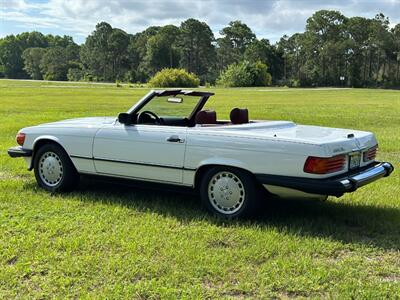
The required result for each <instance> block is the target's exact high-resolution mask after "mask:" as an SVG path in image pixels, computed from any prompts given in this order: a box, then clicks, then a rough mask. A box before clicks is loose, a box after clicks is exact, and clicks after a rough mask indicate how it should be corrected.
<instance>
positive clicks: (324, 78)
mask: <svg viewBox="0 0 400 300" xmlns="http://www.w3.org/2000/svg"><path fill="white" fill-rule="evenodd" d="M389 24H390V23H389V19H388V18H387V17H385V16H384V15H383V14H378V15H376V16H375V17H374V18H370V19H369V18H363V17H351V18H348V17H346V16H344V15H343V14H341V13H340V12H339V11H332V10H320V11H317V12H315V13H314V14H313V15H312V16H311V17H310V18H308V19H307V22H306V26H305V31H304V32H303V33H295V34H293V35H292V36H287V35H284V36H283V37H282V38H281V39H280V40H279V41H278V42H277V43H275V44H271V43H270V42H269V40H268V39H258V38H257V37H256V35H255V34H254V32H253V31H252V30H251V28H249V27H248V26H247V25H246V24H244V23H243V22H241V21H232V22H230V23H229V24H228V25H227V26H226V27H225V28H223V29H222V30H221V31H220V37H219V38H215V36H214V34H213V32H212V30H211V29H210V27H209V26H208V25H207V23H205V22H201V21H199V20H196V19H187V20H185V21H183V22H182V23H181V24H180V26H179V27H178V26H175V25H166V26H151V27H148V28H147V29H146V30H144V31H142V32H139V33H136V34H129V33H127V32H125V31H123V30H121V29H118V28H113V27H112V26H111V25H110V24H108V23H106V22H101V23H99V24H97V25H96V28H95V30H94V31H93V32H92V33H91V34H90V35H89V36H88V37H87V38H86V41H85V43H84V44H82V45H77V44H76V43H75V42H74V41H73V39H72V38H71V37H69V36H53V35H44V34H42V33H40V32H36V31H34V32H24V33H21V34H18V35H8V36H6V37H4V38H1V39H0V76H1V77H6V78H32V79H46V80H71V81H80V80H83V81H107V82H112V81H115V80H120V81H129V82H147V81H148V80H149V79H150V78H151V77H153V76H154V75H155V74H156V73H157V72H159V71H160V70H163V69H165V68H181V69H185V70H186V71H188V72H190V73H194V74H196V75H197V76H198V78H200V81H201V83H202V84H206V83H209V84H215V83H216V82H217V83H218V81H220V80H221V78H222V79H223V78H224V76H225V77H226V74H228V75H229V74H231V76H233V77H235V76H236V77H238V76H239V75H240V74H239V75H238V72H239V71H240V70H244V69H246V68H247V69H249V66H261V67H260V70H261V71H257V72H264V73H265V72H266V69H265V67H264V65H266V66H268V72H269V74H270V75H271V76H272V84H275V85H288V86H354V87H377V86H383V87H399V86H400V24H397V25H395V26H394V27H393V28H390V26H389ZM254 68H255V67H253V69H254ZM236 70H239V71H236ZM256 70H258V69H257V68H256ZM264 73H263V74H264ZM269 74H267V73H266V75H263V76H264V77H263V78H265V76H267V75H268V76H269ZM246 80H247V81H248V82H254V80H253V81H252V80H249V79H246ZM246 80H245V79H242V81H246ZM266 80H267V81H266V82H271V80H270V79H269V78H268V77H267V79H266Z"/></svg>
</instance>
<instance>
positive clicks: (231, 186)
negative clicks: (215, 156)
mask: <svg viewBox="0 0 400 300" xmlns="http://www.w3.org/2000/svg"><path fill="white" fill-rule="evenodd" d="M257 191H258V188H257V185H256V183H255V181H254V178H253V177H252V176H251V175H250V174H248V173H247V172H245V171H242V170H239V169H234V168H229V167H214V168H211V169H210V170H208V171H207V172H206V173H205V174H204V176H203V178H202V181H201V184H200V196H201V199H202V202H203V204H204V205H205V207H206V208H207V209H208V210H209V211H211V212H212V213H214V214H216V215H218V216H222V217H226V218H235V217H242V216H250V215H251V214H253V213H254V212H255V210H256V208H257V204H258V201H257Z"/></svg>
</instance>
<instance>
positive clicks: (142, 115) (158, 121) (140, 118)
mask: <svg viewBox="0 0 400 300" xmlns="http://www.w3.org/2000/svg"><path fill="white" fill-rule="evenodd" d="M146 116H147V117H148V118H149V117H150V119H152V120H153V118H154V124H157V125H160V124H161V119H160V118H159V117H158V116H157V115H156V114H155V113H153V112H152V111H149V110H144V111H142V112H140V113H139V115H138V117H137V123H138V124H143V123H146V122H143V121H144V120H145V118H146ZM151 117H153V118H151Z"/></svg>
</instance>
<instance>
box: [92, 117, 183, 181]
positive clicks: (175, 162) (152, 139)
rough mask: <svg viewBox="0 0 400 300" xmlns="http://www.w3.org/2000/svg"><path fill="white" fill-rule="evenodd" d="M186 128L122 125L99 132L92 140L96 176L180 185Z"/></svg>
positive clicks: (109, 126)
mask: <svg viewBox="0 0 400 300" xmlns="http://www.w3.org/2000/svg"><path fill="white" fill-rule="evenodd" d="M185 147H186V127H174V126H161V125H144V124H139V125H124V124H120V123H119V122H116V123H115V124H112V125H106V126H104V127H103V128H102V129H100V130H99V131H98V132H97V134H96V136H95V139H94V144H93V158H94V163H95V168H96V171H97V173H99V174H104V175H115V176H123V177H129V178H137V179H146V180H151V181H158V182H167V183H168V182H170V183H182V176H183V162H184V155H185Z"/></svg>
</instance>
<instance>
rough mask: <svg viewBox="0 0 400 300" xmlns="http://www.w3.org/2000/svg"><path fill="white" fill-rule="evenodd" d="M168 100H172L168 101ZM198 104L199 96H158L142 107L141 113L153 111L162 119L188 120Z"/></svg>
mask: <svg viewBox="0 0 400 300" xmlns="http://www.w3.org/2000/svg"><path fill="white" fill-rule="evenodd" d="M168 99H170V100H169V101H168ZM180 99H182V101H180ZM198 102H199V97H198V96H187V95H177V96H176V97H174V96H157V97H154V98H153V99H151V101H150V102H149V103H147V104H146V105H145V106H144V107H142V109H140V110H139V113H140V112H142V111H151V112H153V113H155V114H156V115H157V116H160V117H177V118H188V117H189V116H190V114H191V113H192V112H193V110H194V108H195V106H196V104H197V103H198Z"/></svg>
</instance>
